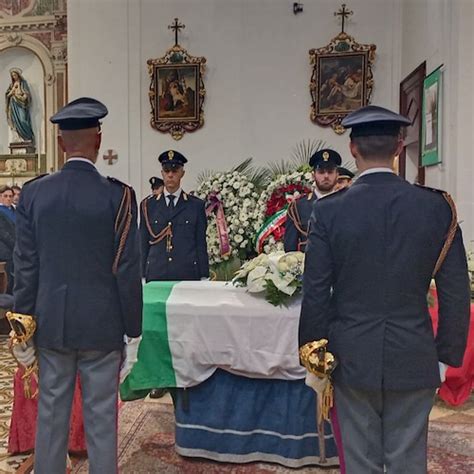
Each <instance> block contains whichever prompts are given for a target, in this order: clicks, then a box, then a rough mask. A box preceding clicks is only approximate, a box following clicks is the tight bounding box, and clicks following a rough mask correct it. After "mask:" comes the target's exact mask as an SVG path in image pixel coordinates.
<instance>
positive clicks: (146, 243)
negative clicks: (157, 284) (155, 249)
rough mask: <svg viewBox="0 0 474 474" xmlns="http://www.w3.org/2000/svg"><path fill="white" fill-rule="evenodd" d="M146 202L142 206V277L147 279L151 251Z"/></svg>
mask: <svg viewBox="0 0 474 474" xmlns="http://www.w3.org/2000/svg"><path fill="white" fill-rule="evenodd" d="M144 202H145V200H143V201H142V202H141V205H140V251H141V252H140V254H141V272H142V277H143V278H145V277H146V262H147V260H148V252H149V250H150V244H149V241H150V235H149V233H148V229H147V226H146V223H145V214H144V205H143V203H144Z"/></svg>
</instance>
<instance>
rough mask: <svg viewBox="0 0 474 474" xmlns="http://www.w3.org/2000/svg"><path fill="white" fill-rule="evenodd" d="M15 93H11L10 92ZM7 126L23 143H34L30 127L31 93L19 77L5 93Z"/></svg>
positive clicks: (26, 84)
mask: <svg viewBox="0 0 474 474" xmlns="http://www.w3.org/2000/svg"><path fill="white" fill-rule="evenodd" d="M13 89H15V91H14V92H13V93H12V90H13ZM5 96H6V105H7V108H6V112H7V120H8V125H9V126H10V127H11V128H12V130H14V131H15V132H17V133H18V135H19V136H20V137H21V139H22V140H23V141H31V142H33V141H34V134H33V129H32V127H31V117H30V103H31V93H30V88H29V87H28V83H27V82H26V81H25V80H24V79H23V78H22V77H21V76H19V79H18V80H16V81H13V82H12V83H11V84H10V86H9V87H8V89H7V92H6V93H5Z"/></svg>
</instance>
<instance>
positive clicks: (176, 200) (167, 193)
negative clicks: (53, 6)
mask: <svg viewBox="0 0 474 474" xmlns="http://www.w3.org/2000/svg"><path fill="white" fill-rule="evenodd" d="M182 192H183V190H182V189H181V188H179V189H178V190H177V191H175V192H174V193H170V192H169V191H168V190H167V189H166V188H164V190H163V194H164V195H165V198H166V203H167V204H169V198H168V196H169V195H170V194H173V196H176V198H175V200H174V203H175V205H176V203H177V202H178V201H179V198H180V196H181V193H182Z"/></svg>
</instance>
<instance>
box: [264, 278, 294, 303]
mask: <svg viewBox="0 0 474 474" xmlns="http://www.w3.org/2000/svg"><path fill="white" fill-rule="evenodd" d="M291 298H292V297H291V296H290V295H287V294H286V293H283V292H282V291H280V290H279V289H278V288H277V287H276V286H275V283H273V281H272V280H265V299H266V300H267V301H268V302H269V303H271V304H272V305H273V306H288V303H289V302H290V300H291Z"/></svg>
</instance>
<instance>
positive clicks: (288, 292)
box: [232, 252, 304, 306]
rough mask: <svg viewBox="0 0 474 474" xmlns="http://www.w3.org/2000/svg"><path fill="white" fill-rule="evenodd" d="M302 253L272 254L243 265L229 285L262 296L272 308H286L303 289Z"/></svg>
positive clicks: (261, 255) (263, 255)
mask: <svg viewBox="0 0 474 474" xmlns="http://www.w3.org/2000/svg"><path fill="white" fill-rule="evenodd" d="M303 269H304V253H303V252H287V253H285V252H273V253H270V254H269V255H267V254H264V253H262V254H260V255H259V256H258V257H255V258H254V259H252V260H250V261H249V262H246V263H244V265H242V267H241V268H240V270H239V271H238V272H237V273H236V274H235V277H234V279H233V280H232V283H233V284H234V285H235V286H244V287H246V288H247V290H248V291H249V292H250V293H263V292H264V293H265V298H266V300H267V301H268V302H269V303H271V304H272V305H274V306H281V305H286V304H287V303H288V302H289V300H290V299H291V298H292V297H294V296H296V295H297V294H299V293H300V292H301V288H302V277H303Z"/></svg>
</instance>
